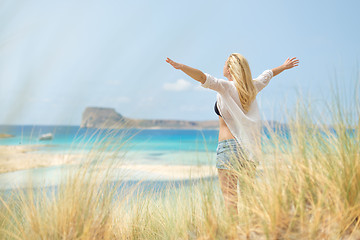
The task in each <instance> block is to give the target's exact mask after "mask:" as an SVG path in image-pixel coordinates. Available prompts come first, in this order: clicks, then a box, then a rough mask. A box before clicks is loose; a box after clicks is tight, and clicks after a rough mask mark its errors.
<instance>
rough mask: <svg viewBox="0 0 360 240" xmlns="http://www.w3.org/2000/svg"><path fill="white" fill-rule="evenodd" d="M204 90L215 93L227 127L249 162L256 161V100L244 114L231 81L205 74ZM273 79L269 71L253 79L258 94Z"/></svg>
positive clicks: (258, 124)
mask: <svg viewBox="0 0 360 240" xmlns="http://www.w3.org/2000/svg"><path fill="white" fill-rule="evenodd" d="M205 75H206V81H205V83H203V84H201V86H202V87H204V88H209V89H212V90H215V91H217V92H218V93H217V96H216V98H217V107H218V109H219V112H220V114H221V116H222V118H223V119H224V121H225V123H226V125H227V127H228V128H229V130H230V132H231V133H232V135H233V136H234V137H235V138H236V140H237V141H238V142H239V143H240V144H241V145H242V147H244V148H245V149H246V150H248V155H249V156H248V157H249V160H253V161H257V157H256V156H257V154H259V152H258V151H259V150H261V117H260V112H259V107H258V104H257V101H256V99H255V100H254V101H253V102H252V103H251V105H250V108H249V111H248V112H247V113H245V112H244V109H243V107H242V105H241V103H240V99H239V95H238V92H237V89H236V87H235V85H234V82H233V81H228V80H224V79H218V78H215V77H213V76H211V75H210V74H207V73H205ZM272 77H273V72H272V71H271V70H265V71H264V72H263V73H262V74H260V75H259V76H258V77H257V78H255V79H253V83H254V86H255V88H256V90H257V92H258V93H259V92H260V91H261V90H262V89H263V88H264V87H265V86H266V85H268V83H269V81H270V79H271V78H272Z"/></svg>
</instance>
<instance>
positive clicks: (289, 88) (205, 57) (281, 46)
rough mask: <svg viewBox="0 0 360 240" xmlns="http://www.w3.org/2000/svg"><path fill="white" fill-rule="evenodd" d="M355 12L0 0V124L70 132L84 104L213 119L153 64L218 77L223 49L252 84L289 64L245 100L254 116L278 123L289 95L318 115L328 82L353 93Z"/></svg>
mask: <svg viewBox="0 0 360 240" xmlns="http://www.w3.org/2000/svg"><path fill="white" fill-rule="evenodd" d="M359 9H360V1H355V0H354V1H331V0H330V1H322V0H320V1H312V0H304V1H285V0H273V1H266V0H259V1H226V0H225V1H209V0H207V1H205V0H199V1H188V0H182V1H171V0H166V1H165V0H164V1H143V0H139V1H138V0H134V1H115V0H101V1H100V0H98V1H91V0H62V1H48V0H26V1H25V0H0V21H1V24H0V107H1V111H0V124H30V125H32V124H37V125H39V124H41V125H80V122H81V116H82V113H83V111H84V110H85V108H86V107H107V108H114V109H115V110H116V111H117V112H118V113H120V114H121V115H123V116H125V117H128V118H136V119H138V118H141V119H177V120H191V121H203V120H217V119H218V116H217V115H216V114H215V112H214V110H213V107H214V103H215V101H216V92H214V91H212V90H209V89H205V88H202V87H201V86H200V83H199V82H197V81H195V80H193V79H192V78H190V77H189V76H187V75H186V74H184V73H183V72H181V71H180V70H176V69H174V68H172V67H171V66H170V65H169V64H168V63H166V62H165V59H166V57H169V58H171V59H173V60H174V61H176V62H180V63H183V64H185V65H188V66H191V67H194V68H197V69H200V70H201V71H203V72H206V73H209V74H211V75H213V76H215V77H217V78H224V79H225V77H224V76H223V66H224V63H225V61H226V59H227V57H228V56H229V55H230V54H231V53H241V54H242V55H244V56H245V57H246V58H247V60H248V62H249V65H250V68H251V71H252V75H253V78H255V77H257V76H258V75H259V74H261V73H262V72H263V71H264V70H266V69H272V68H274V67H277V66H279V65H281V64H282V63H283V62H284V61H285V60H286V58H288V57H297V58H298V59H299V60H300V64H299V66H298V67H296V68H294V69H290V70H287V71H285V72H283V73H281V74H280V75H278V76H276V77H274V78H273V79H271V81H270V83H269V85H268V86H267V87H266V88H264V90H263V91H262V92H260V93H259V95H258V96H257V101H258V104H259V107H260V112H261V116H262V118H263V119H265V120H276V121H282V122H283V121H285V120H286V114H289V112H290V114H291V111H292V110H293V109H294V106H295V104H296V103H297V102H298V101H299V99H300V101H302V100H301V98H299V96H307V99H311V107H312V108H316V109H317V111H318V112H325V111H326V109H327V107H328V106H329V104H331V99H332V95H331V93H332V91H333V89H334V86H335V85H334V82H338V87H337V88H344V89H346V90H344V91H345V95H346V97H348V96H351V94H352V93H353V91H354V89H357V88H358V87H359V85H356V83H358V82H359V80H360V78H359V67H360V64H359V56H360V44H359V43H360V31H359V26H360V14H358V10H359ZM335 89H336V87H335ZM350 101H351V99H350ZM304 102H305V101H304ZM306 104H308V103H306ZM330 106H331V105H330ZM309 107H310V104H309Z"/></svg>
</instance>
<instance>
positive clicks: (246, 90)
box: [227, 53, 257, 112]
mask: <svg viewBox="0 0 360 240" xmlns="http://www.w3.org/2000/svg"><path fill="white" fill-rule="evenodd" d="M227 65H228V69H229V72H230V75H231V77H232V80H233V81H234V84H235V87H236V89H237V91H238V94H239V98H240V103H241V105H242V107H243V109H244V110H245V112H247V111H249V108H250V105H251V103H252V102H253V101H254V100H255V98H256V94H257V91H256V89H255V86H254V84H253V80H252V76H251V71H250V67H249V64H248V62H247V60H246V58H245V57H244V56H243V55H241V54H239V53H232V54H231V55H230V56H229V58H228V60H227Z"/></svg>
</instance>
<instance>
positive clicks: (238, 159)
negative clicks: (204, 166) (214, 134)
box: [216, 139, 255, 170]
mask: <svg viewBox="0 0 360 240" xmlns="http://www.w3.org/2000/svg"><path fill="white" fill-rule="evenodd" d="M247 156H248V154H247V151H246V150H245V149H244V148H243V147H241V145H240V144H239V143H238V142H237V141H236V140H235V139H226V140H223V141H220V142H219V143H218V147H217V149H216V168H219V169H227V170H239V169H241V168H243V167H245V166H246V165H247V164H251V165H252V167H255V163H253V162H252V161H249V160H248V157H247Z"/></svg>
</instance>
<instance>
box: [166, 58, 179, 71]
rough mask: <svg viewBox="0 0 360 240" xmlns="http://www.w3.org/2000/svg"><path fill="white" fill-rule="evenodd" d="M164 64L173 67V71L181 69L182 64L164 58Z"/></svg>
mask: <svg viewBox="0 0 360 240" xmlns="http://www.w3.org/2000/svg"><path fill="white" fill-rule="evenodd" d="M166 62H167V63H169V64H170V65H171V66H173V67H174V68H175V69H180V68H181V67H182V64H180V63H177V62H174V61H173V60H171V59H170V58H166Z"/></svg>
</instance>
